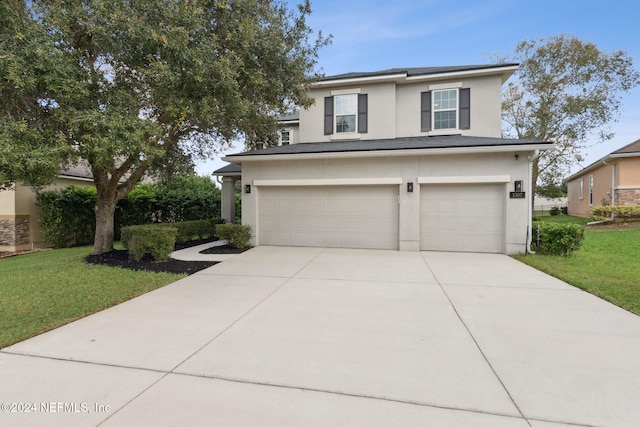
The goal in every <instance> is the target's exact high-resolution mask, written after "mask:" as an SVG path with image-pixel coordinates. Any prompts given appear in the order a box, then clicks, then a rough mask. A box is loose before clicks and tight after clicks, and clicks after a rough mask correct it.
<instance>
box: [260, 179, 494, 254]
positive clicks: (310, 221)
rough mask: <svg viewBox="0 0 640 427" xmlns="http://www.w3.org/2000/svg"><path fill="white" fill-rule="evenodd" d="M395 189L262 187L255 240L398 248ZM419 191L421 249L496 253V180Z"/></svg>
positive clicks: (397, 212)
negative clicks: (494, 181) (491, 182)
mask: <svg viewBox="0 0 640 427" xmlns="http://www.w3.org/2000/svg"><path fill="white" fill-rule="evenodd" d="M400 188H401V186H399V185H380V186H373V185H371V186H308V187H306V186H304V187H295V186H292V187H286V186H283V187H280V186H278V187H262V188H261V189H260V196H259V202H258V203H259V208H258V209H259V218H258V230H259V231H258V233H259V240H260V244H261V245H275V246H319V247H338V248H367V249H398V242H399V204H398V192H399V191H400ZM420 193H421V194H420V249H421V250H434V251H468V252H497V253H499V252H502V251H503V241H504V232H503V228H504V226H503V224H504V221H503V220H504V185H492V184H477V185H431V184H429V185H422V186H421V191H420ZM416 196H417V194H416Z"/></svg>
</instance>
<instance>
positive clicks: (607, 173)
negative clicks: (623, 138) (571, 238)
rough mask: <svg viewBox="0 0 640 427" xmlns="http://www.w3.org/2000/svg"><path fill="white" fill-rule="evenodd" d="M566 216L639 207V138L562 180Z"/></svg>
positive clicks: (587, 215) (588, 214)
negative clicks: (598, 209)
mask: <svg viewBox="0 0 640 427" xmlns="http://www.w3.org/2000/svg"><path fill="white" fill-rule="evenodd" d="M566 182H567V193H568V197H569V202H568V213H569V215H575V216H582V217H590V216H591V208H592V207H594V206H600V205H614V206H615V205H622V206H624V205H640V139H639V140H637V141H635V142H632V143H631V144H629V145H626V146H624V147H622V148H620V149H619V150H616V151H614V152H612V153H610V154H607V155H606V156H604V157H603V158H601V159H600V160H598V161H596V162H595V163H593V164H591V165H589V166H587V167H586V168H584V169H582V170H581V171H580V172H578V173H575V174H573V175H571V176H570V177H569V178H567V179H566Z"/></svg>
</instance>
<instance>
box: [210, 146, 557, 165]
mask: <svg viewBox="0 0 640 427" xmlns="http://www.w3.org/2000/svg"><path fill="white" fill-rule="evenodd" d="M552 148H553V145H548V144H545V145H542V144H541V145H538V144H532V145H527V146H523V145H503V146H489V147H487V146H484V147H453V148H415V149H409V150H371V151H346V152H345V151H339V152H329V153H295V154H293V153H292V154H263V155H260V154H257V155H252V156H234V155H230V156H225V157H223V158H222V160H224V161H225V162H229V163H237V164H242V163H243V162H260V161H263V162H264V161H272V160H293V159H296V160H298V159H341V158H344V159H353V158H371V157H410V156H433V155H442V154H476V153H505V152H513V151H518V152H520V153H525V152H528V151H532V152H533V151H535V150H550V149H552ZM257 151H259V150H257Z"/></svg>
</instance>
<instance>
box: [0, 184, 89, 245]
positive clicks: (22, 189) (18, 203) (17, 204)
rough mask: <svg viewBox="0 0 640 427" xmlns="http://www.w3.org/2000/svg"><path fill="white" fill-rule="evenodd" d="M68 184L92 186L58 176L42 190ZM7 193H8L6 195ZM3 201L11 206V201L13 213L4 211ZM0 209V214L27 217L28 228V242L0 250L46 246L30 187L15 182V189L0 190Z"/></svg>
mask: <svg viewBox="0 0 640 427" xmlns="http://www.w3.org/2000/svg"><path fill="white" fill-rule="evenodd" d="M69 185H75V186H78V187H86V186H93V182H92V181H80V180H74V179H66V178H58V179H56V180H55V181H54V182H53V183H52V184H51V185H49V186H47V187H45V188H44V189H43V191H46V190H59V189H61V188H64V187H67V186H69ZM10 193H11V194H10ZM8 194H10V195H9V196H8V197H7V195H8ZM9 199H13V201H12V202H11V201H9ZM5 201H7V205H6V206H11V203H13V214H9V213H7V214H5V213H4V212H5V211H8V209H7V208H6V207H5ZM0 209H1V210H0V215H15V216H17V217H21V218H25V217H26V218H28V219H29V229H30V233H29V234H30V238H29V243H27V244H22V245H17V246H0V251H16V250H27V249H32V248H42V247H46V246H47V245H46V243H45V242H44V239H43V238H42V233H41V230H40V222H39V218H40V215H39V214H38V208H37V207H36V193H35V192H34V191H33V190H32V189H31V187H29V186H26V185H22V184H17V185H16V186H15V191H1V192H0Z"/></svg>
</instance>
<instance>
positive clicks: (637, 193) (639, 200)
mask: <svg viewBox="0 0 640 427" xmlns="http://www.w3.org/2000/svg"><path fill="white" fill-rule="evenodd" d="M616 205H619V206H633V205H640V188H632V189H617V190H616Z"/></svg>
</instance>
